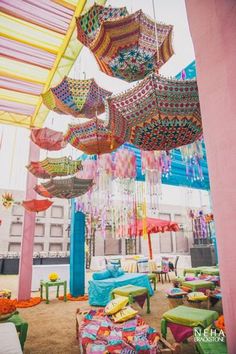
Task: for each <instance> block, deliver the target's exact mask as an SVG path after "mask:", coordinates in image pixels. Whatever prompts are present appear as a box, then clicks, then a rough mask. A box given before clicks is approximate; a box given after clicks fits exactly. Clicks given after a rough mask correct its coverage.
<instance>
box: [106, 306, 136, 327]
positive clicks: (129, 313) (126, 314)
mask: <svg viewBox="0 0 236 354" xmlns="http://www.w3.org/2000/svg"><path fill="white" fill-rule="evenodd" d="M137 313H138V311H135V310H134V309H132V307H130V306H128V307H125V308H123V309H122V310H120V311H118V312H117V313H116V314H115V315H113V316H112V319H113V321H114V322H115V323H117V322H125V321H128V320H130V319H131V318H133V317H135V316H136V315H137Z"/></svg>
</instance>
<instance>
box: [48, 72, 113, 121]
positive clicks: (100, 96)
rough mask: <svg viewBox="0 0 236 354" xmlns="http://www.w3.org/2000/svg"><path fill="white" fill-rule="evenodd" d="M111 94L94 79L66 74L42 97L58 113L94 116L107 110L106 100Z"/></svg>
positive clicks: (79, 116) (80, 116) (81, 116)
mask: <svg viewBox="0 0 236 354" xmlns="http://www.w3.org/2000/svg"><path fill="white" fill-rule="evenodd" d="M111 94H112V93H111V92H110V91H107V90H105V89H103V88H101V87H100V86H98V85H97V83H96V82H95V80H94V79H89V80H76V79H71V78H69V77H67V76H65V77H64V79H63V80H62V81H61V83H60V84H59V85H57V86H56V87H53V88H50V89H49V90H48V91H47V92H45V93H43V94H42V98H43V103H44V104H45V105H46V106H47V107H48V108H49V109H50V110H52V111H54V112H56V113H59V114H70V115H72V116H74V117H77V118H93V117H95V115H96V114H101V113H103V112H104V111H105V106H104V100H105V98H107V97H109V96H110V95H111Z"/></svg>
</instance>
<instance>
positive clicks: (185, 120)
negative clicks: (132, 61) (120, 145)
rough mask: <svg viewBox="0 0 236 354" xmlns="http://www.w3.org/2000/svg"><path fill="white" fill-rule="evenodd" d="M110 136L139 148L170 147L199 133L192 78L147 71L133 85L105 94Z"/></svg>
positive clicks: (197, 109)
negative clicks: (114, 94)
mask: <svg viewBox="0 0 236 354" xmlns="http://www.w3.org/2000/svg"><path fill="white" fill-rule="evenodd" d="M108 108H109V124H108V129H110V130H111V132H112V136H114V137H115V138H116V139H117V140H119V141H121V142H125V141H129V142H131V143H132V144H134V145H136V146H138V147H139V148H140V149H143V150H166V151H167V150H170V149H174V148H176V147H180V146H182V145H186V144H190V143H192V142H194V141H195V140H197V139H199V137H200V136H201V135H202V121H201V113H200V104H199V96H198V87H197V82H196V80H185V81H182V80H175V79H167V78H164V77H162V76H160V75H158V74H156V73H152V74H150V75H149V76H148V77H146V78H145V79H144V80H142V81H141V82H139V83H138V84H137V85H136V86H135V87H134V88H131V89H130V90H128V91H126V92H124V93H121V94H120V95H117V96H113V97H111V98H108Z"/></svg>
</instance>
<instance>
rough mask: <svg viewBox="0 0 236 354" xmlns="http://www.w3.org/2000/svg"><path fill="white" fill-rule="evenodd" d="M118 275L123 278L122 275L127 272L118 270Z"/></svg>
mask: <svg viewBox="0 0 236 354" xmlns="http://www.w3.org/2000/svg"><path fill="white" fill-rule="evenodd" d="M118 274H119V276H121V275H124V274H125V272H124V271H123V269H121V268H119V269H118Z"/></svg>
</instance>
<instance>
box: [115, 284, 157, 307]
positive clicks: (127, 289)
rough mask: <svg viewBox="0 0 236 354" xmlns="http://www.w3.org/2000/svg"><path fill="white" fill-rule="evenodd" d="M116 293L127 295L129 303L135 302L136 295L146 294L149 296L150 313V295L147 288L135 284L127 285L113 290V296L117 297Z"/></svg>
mask: <svg viewBox="0 0 236 354" xmlns="http://www.w3.org/2000/svg"><path fill="white" fill-rule="evenodd" d="M115 295H120V296H126V297H128V299H129V304H130V305H131V304H133V303H134V302H135V297H136V296H140V295H146V298H147V313H150V312H151V311H150V295H149V292H148V289H147V288H144V287H141V286H135V285H125V286H121V287H119V288H116V289H114V290H112V292H111V297H112V299H114V298H115Z"/></svg>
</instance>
